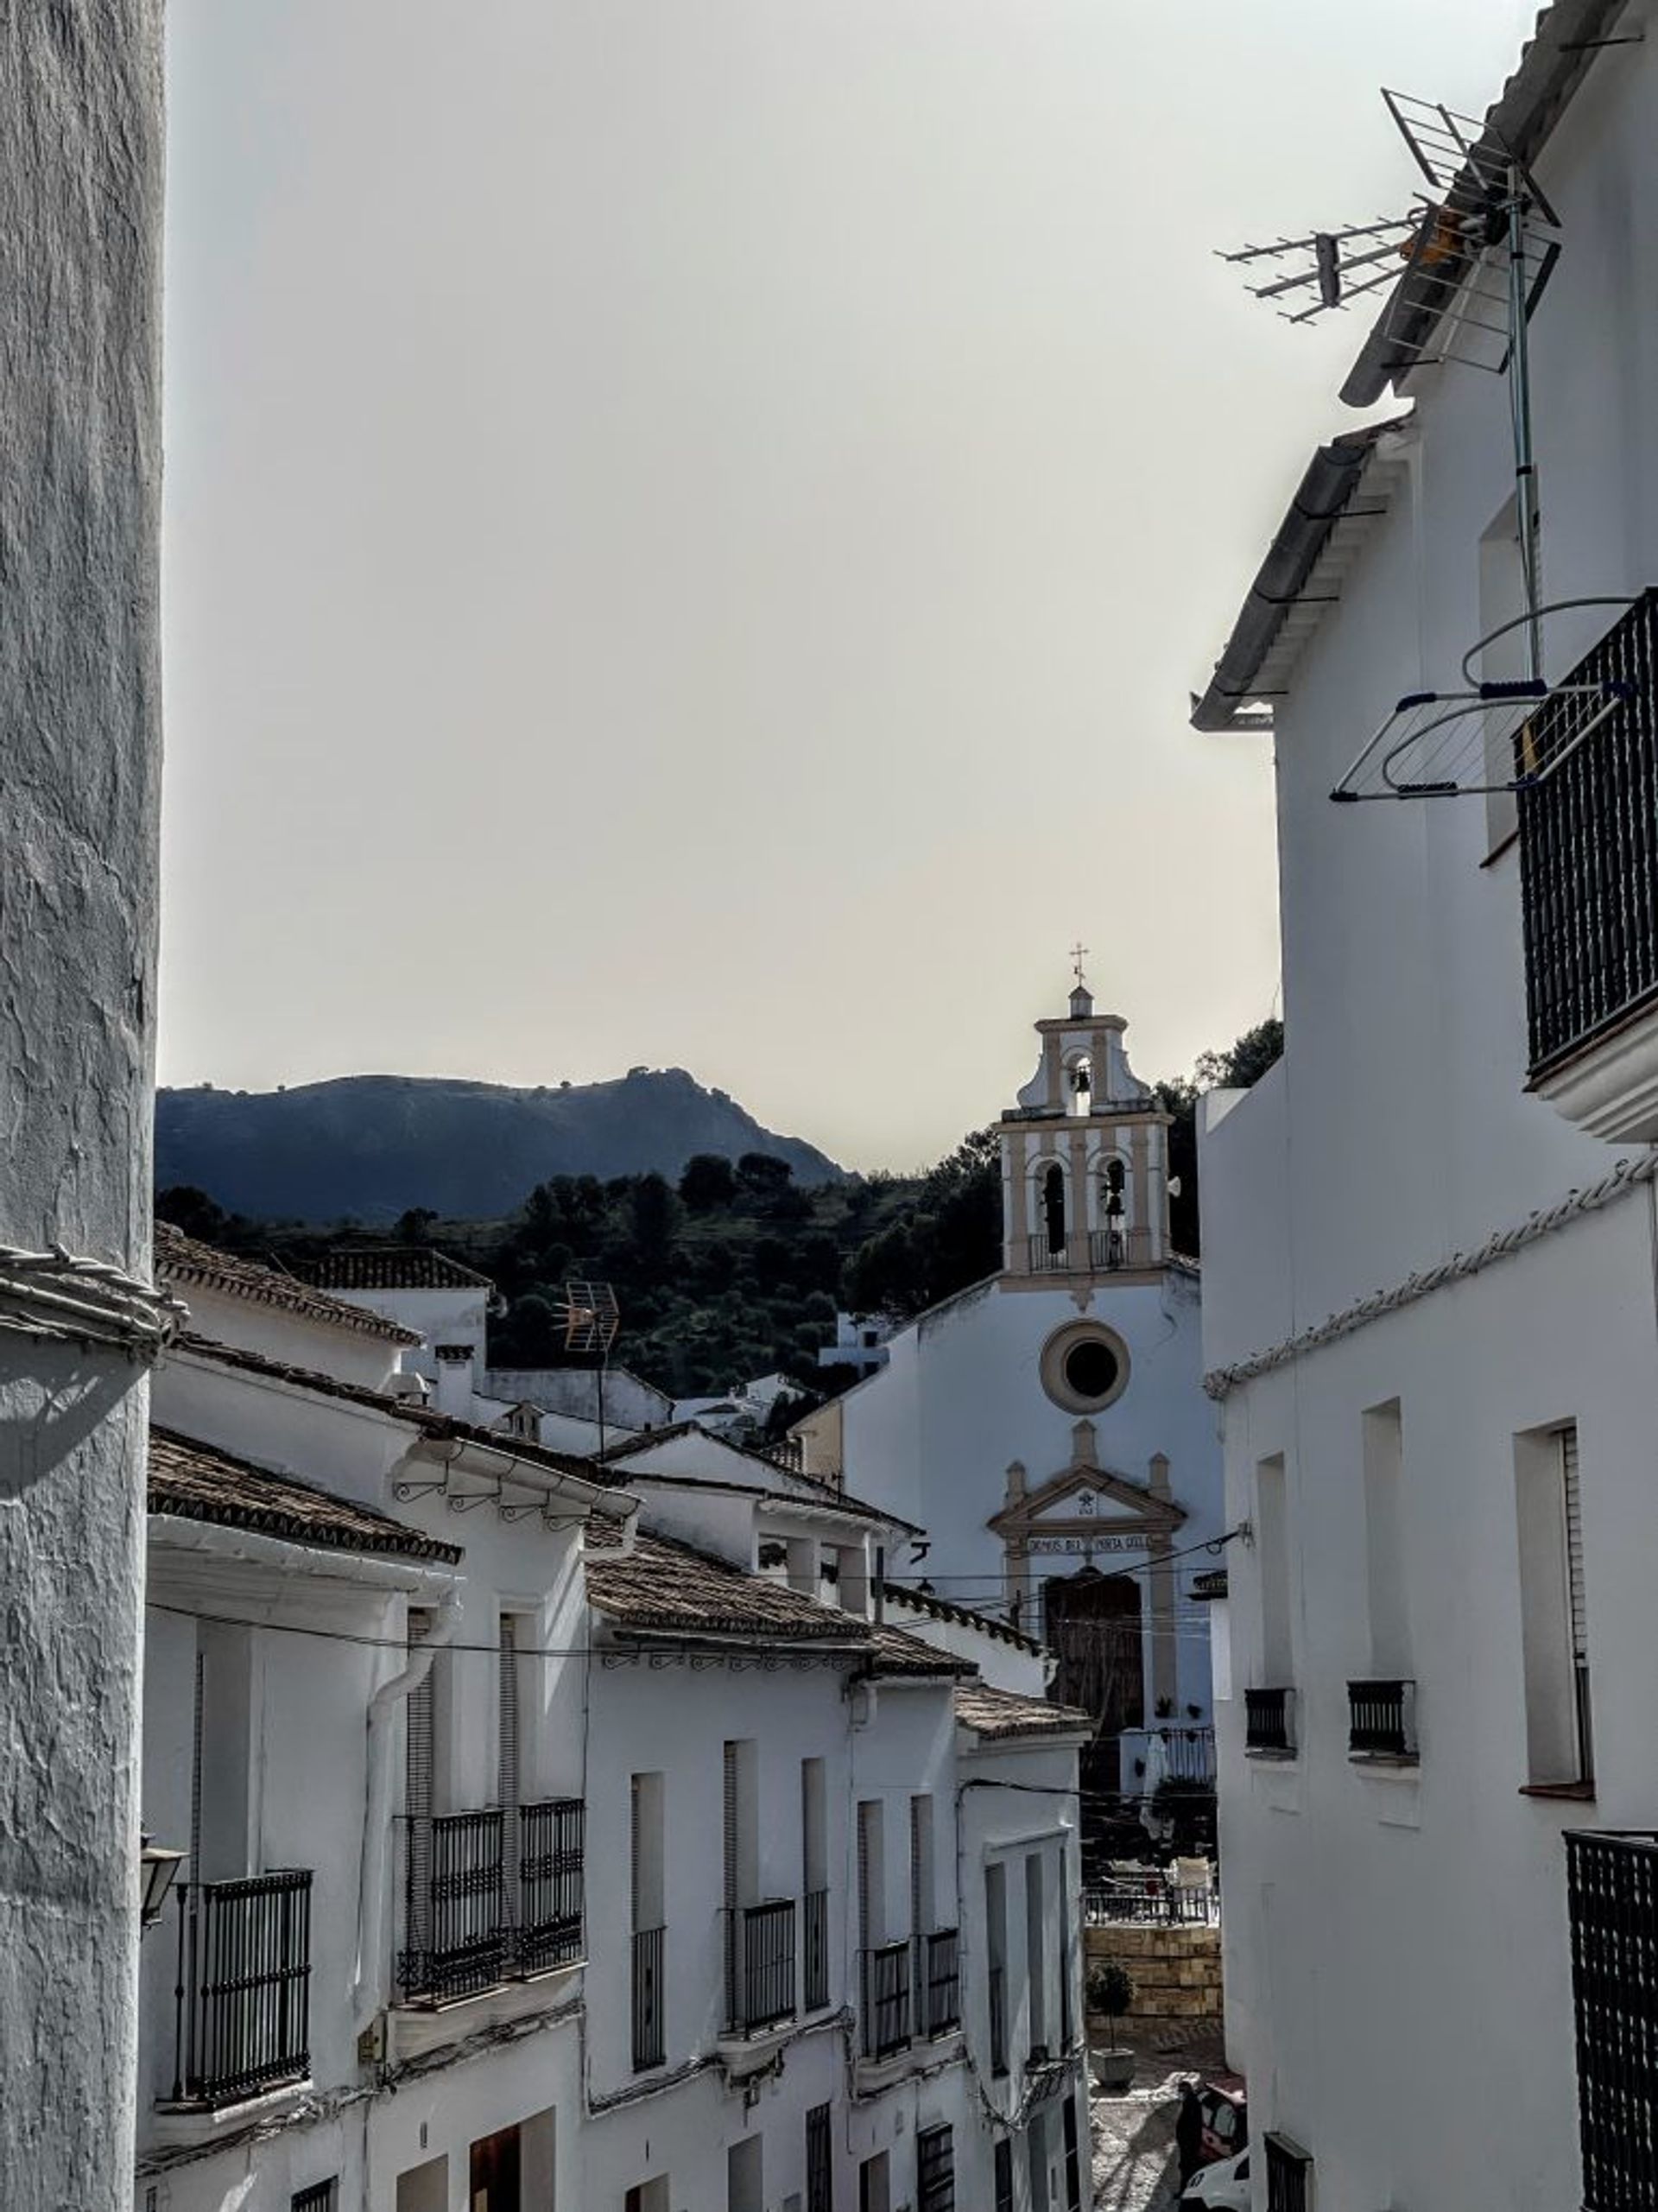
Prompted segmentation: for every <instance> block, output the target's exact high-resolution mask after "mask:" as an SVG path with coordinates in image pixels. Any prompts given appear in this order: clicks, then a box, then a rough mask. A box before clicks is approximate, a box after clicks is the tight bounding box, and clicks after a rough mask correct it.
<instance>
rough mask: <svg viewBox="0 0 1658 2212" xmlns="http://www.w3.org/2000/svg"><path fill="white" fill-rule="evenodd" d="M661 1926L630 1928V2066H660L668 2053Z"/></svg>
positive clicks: (639, 2070) (637, 2071)
mask: <svg viewBox="0 0 1658 2212" xmlns="http://www.w3.org/2000/svg"><path fill="white" fill-rule="evenodd" d="M663 1933H664V1931H663V1930H661V1928H636V1929H635V1930H634V1931H633V2070H634V2072H635V2073H636V2074H638V2073H642V2072H643V2070H644V2069H645V2068H646V2067H648V2066H660V2065H661V2063H663V2061H664V2060H665V2059H666V2058H667V2057H668V2041H667V2019H666V2013H665V2007H664V2005H663V1988H662V1936H663Z"/></svg>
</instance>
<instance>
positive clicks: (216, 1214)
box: [155, 1182, 230, 1245]
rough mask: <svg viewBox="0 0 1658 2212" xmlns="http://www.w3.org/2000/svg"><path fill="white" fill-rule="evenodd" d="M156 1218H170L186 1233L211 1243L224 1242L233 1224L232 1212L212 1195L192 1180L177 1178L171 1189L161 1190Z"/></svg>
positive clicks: (156, 1198)
mask: <svg viewBox="0 0 1658 2212" xmlns="http://www.w3.org/2000/svg"><path fill="white" fill-rule="evenodd" d="M155 1218H156V1220H158V1221H169V1222H171V1223H172V1225H173V1226H174V1228H175V1229H181V1230H182V1231H183V1233H184V1234H185V1235H186V1236H187V1237H199V1238H200V1239H201V1240H202V1242H203V1243H204V1244H208V1245H214V1244H218V1243H220V1242H222V1240H223V1239H224V1234H225V1230H226V1228H227V1227H228V1226H230V1216H229V1214H226V1212H225V1208H224V1207H222V1206H220V1205H219V1204H218V1201H216V1200H214V1199H212V1198H209V1197H208V1195H207V1194H206V1191H205V1190H198V1189H197V1188H196V1186H195V1185H194V1183H193V1182H175V1183H174V1184H173V1185H172V1187H171V1188H169V1189H167V1190H163V1191H158V1192H157V1194H156V1197H155Z"/></svg>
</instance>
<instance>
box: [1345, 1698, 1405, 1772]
mask: <svg viewBox="0 0 1658 2212" xmlns="http://www.w3.org/2000/svg"><path fill="white" fill-rule="evenodd" d="M1415 1702H1416V1685H1415V1683H1414V1682H1397V1681H1395V1682H1350V1683H1348V1685H1347V1748H1348V1750H1349V1751H1350V1752H1353V1753H1354V1754H1355V1755H1356V1756H1357V1757H1360V1758H1367V1759H1414V1758H1415V1756H1416V1740H1415V1738H1416V1731H1415V1724H1414V1706H1415Z"/></svg>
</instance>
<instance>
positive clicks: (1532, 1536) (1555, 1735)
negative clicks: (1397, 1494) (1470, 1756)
mask: <svg viewBox="0 0 1658 2212" xmlns="http://www.w3.org/2000/svg"><path fill="white" fill-rule="evenodd" d="M1514 1474H1515V1505H1516V1519H1517V1524H1518V1534H1519V1543H1520V1636H1521V1654H1522V1675H1523V1679H1524V1683H1525V1698H1526V1766H1527V1779H1528V1784H1529V1786H1530V1787H1532V1788H1534V1789H1549V1788H1562V1787H1566V1788H1572V1789H1575V1790H1578V1791H1587V1790H1588V1789H1589V1787H1590V1786H1591V1785H1592V1782H1593V1778H1594V1771H1595V1766H1594V1735H1593V1729H1592V1715H1591V1709H1590V1690H1589V1626H1588V1611H1587V1606H1586V1603H1585V1589H1584V1573H1583V1503H1582V1495H1581V1491H1580V1488H1579V1477H1578V1432H1577V1429H1576V1428H1575V1426H1573V1427H1567V1428H1563V1429H1533V1430H1530V1431H1528V1432H1527V1433H1525V1434H1523V1435H1521V1436H1516V1438H1515V1440H1514Z"/></svg>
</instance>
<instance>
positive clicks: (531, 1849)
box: [397, 1797, 586, 2003]
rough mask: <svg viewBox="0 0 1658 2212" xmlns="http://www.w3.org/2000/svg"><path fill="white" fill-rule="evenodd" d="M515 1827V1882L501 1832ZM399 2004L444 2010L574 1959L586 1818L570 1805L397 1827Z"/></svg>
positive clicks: (575, 1801) (553, 1801)
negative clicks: (400, 1860) (400, 1852)
mask: <svg viewBox="0 0 1658 2212" xmlns="http://www.w3.org/2000/svg"><path fill="white" fill-rule="evenodd" d="M509 1817H510V1818H511V1819H512V1820H513V1821H514V1822H516V1843H517V1848H516V1853H515V1854H514V1855H515V1857H516V1861H517V1865H516V1873H515V1871H514V1870H513V1869H511V1868H509V1865H508V1860H507V1854H506V1842H507V1822H508V1819H509ZM404 1828H405V1831H406V1833H405V1837H404V1865H403V1936H402V1947H401V1949H400V1950H399V1952H398V1956H397V1984H398V1990H399V1993H400V1995H401V1996H402V1999H403V2000H405V2001H417V2000H418V2001H425V2002H430V2003H444V2002H446V2001H448V2000H452V1999H454V1998H457V1997H466V1996H471V1995H473V1994H475V1993H477V1992H478V1991H479V1990H482V1989H490V1988H493V1987H494V1986H495V1985H496V1983H497V1982H499V1981H505V1980H506V1979H508V1978H509V1976H515V1975H522V1974H547V1973H550V1972H552V1971H553V1970H554V1968H558V1967H564V1966H573V1965H574V1964H575V1963H576V1962H578V1961H579V1959H580V1957H581V1955H582V1906H583V1892H584V1886H585V1831H586V1810H585V1806H584V1805H583V1803H582V1801H581V1800H580V1799H579V1797H552V1798H547V1799H545V1800H543V1801H542V1802H541V1803H537V1804H533V1805H521V1806H519V1807H517V1808H516V1810H515V1812H514V1813H513V1814H512V1815H510V1816H509V1815H508V1814H505V1813H503V1812H502V1811H501V1810H498V1809H494V1808H491V1809H490V1810H484V1811H480V1812H470V1813H446V1814H440V1815H437V1816H432V1817H430V1818H419V1819H415V1820H411V1821H408V1822H405V1823H404Z"/></svg>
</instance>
